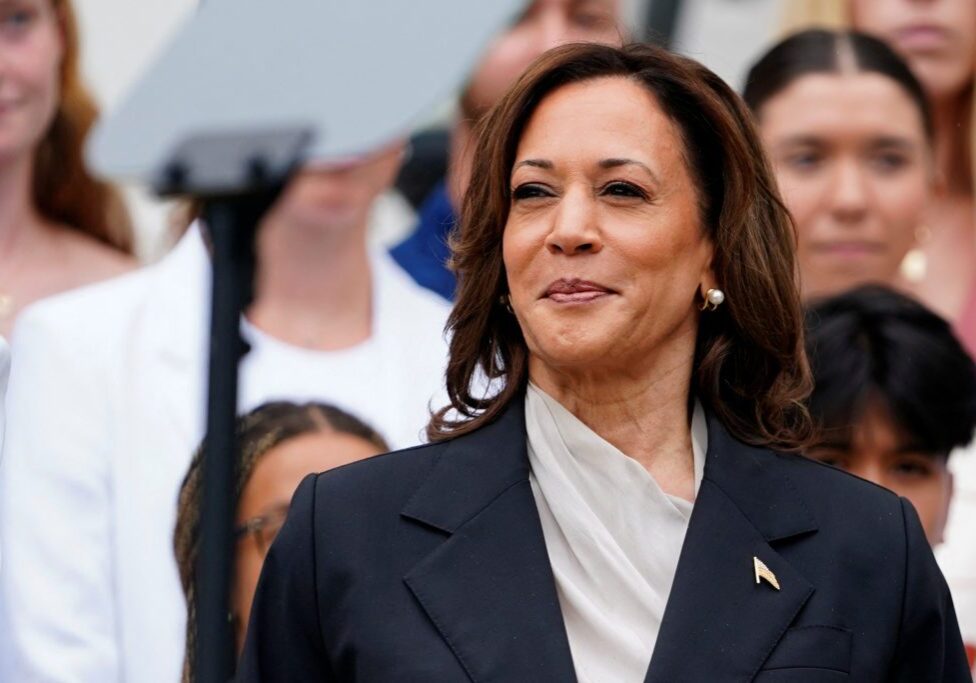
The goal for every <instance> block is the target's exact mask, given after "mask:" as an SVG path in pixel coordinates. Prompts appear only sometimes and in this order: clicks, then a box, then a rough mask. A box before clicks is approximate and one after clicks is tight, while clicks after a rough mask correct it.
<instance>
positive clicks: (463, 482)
mask: <svg viewBox="0 0 976 683" xmlns="http://www.w3.org/2000/svg"><path fill="white" fill-rule="evenodd" d="M528 478H529V456H528V451H527V450H526V441H525V406H524V402H523V399H522V397H521V396H518V397H516V398H515V399H513V400H512V403H511V405H510V406H509V407H508V408H507V409H506V410H505V412H504V413H502V415H501V416H500V417H499V418H498V419H497V420H495V421H494V422H492V423H490V424H488V425H486V426H485V427H482V428H481V429H479V430H478V431H477V432H473V433H471V434H467V435H465V436H462V437H459V438H457V439H455V440H453V441H451V442H450V443H448V444H447V447H446V448H445V449H444V452H443V455H441V457H440V458H439V459H438V460H437V462H436V463H435V464H434V466H433V468H432V469H431V472H430V474H429V475H428V476H427V478H426V479H425V480H424V482H423V484H421V486H420V488H418V489H417V491H416V493H414V495H413V496H412V497H411V498H410V500H409V501H408V502H407V505H406V507H405V508H404V509H403V515H404V516H406V517H409V518H412V519H415V520H417V521H418V522H423V523H424V524H427V525H428V526H432V527H434V528H436V529H440V530H441V531H445V532H447V533H454V532H455V531H457V529H458V528H460V527H461V526H462V525H463V524H464V523H465V522H467V521H468V520H469V519H471V518H472V517H474V516H475V515H476V514H477V513H478V512H479V511H480V510H482V509H483V508H484V507H485V506H486V505H488V504H489V503H490V502H491V501H492V500H494V499H495V498H496V497H497V496H498V494H500V493H501V492H502V491H504V490H505V489H507V488H509V487H511V486H512V485H513V484H515V483H518V482H520V481H528Z"/></svg>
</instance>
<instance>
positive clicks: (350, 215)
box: [0, 0, 403, 235]
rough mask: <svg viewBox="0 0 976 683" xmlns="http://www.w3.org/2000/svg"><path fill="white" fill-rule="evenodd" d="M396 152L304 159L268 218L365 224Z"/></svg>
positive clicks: (321, 227) (345, 228)
mask: <svg viewBox="0 0 976 683" xmlns="http://www.w3.org/2000/svg"><path fill="white" fill-rule="evenodd" d="M0 2H2V0H0ZM402 158H403V145H402V143H399V142H398V143H396V144H394V145H391V146H389V147H387V148H385V149H382V150H380V151H378V152H373V153H371V154H367V155H364V156H362V157H357V158H353V159H349V160H346V161H343V162H339V163H333V164H329V165H322V166H316V165H310V166H309V167H307V168H305V169H303V170H302V171H301V172H300V173H299V174H298V175H297V176H296V177H295V179H294V180H293V181H292V182H291V183H289V185H288V188H287V189H286V190H285V193H284V195H283V196H282V197H281V199H279V200H278V203H277V204H276V205H275V207H274V209H273V213H274V218H275V219H278V220H281V221H282V222H284V223H286V224H288V225H295V226H301V227H303V228H307V229H309V230H311V231H314V232H319V233H322V232H324V233H330V234H334V235H340V234H343V233H346V232H349V231H353V230H359V229H365V227H366V226H367V224H368V222H369V214H370V211H371V210H372V207H373V202H375V201H376V198H377V197H379V196H380V194H382V193H383V192H384V191H386V190H387V189H389V188H390V187H392V185H393V181H394V180H395V179H396V174H397V171H398V170H399V168H400V161H401V159H402Z"/></svg>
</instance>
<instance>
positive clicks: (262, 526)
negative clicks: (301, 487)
mask: <svg viewBox="0 0 976 683" xmlns="http://www.w3.org/2000/svg"><path fill="white" fill-rule="evenodd" d="M287 517H288V506H287V505H283V506H281V507H277V508H275V509H273V510H271V511H270V512H266V513H265V514H263V515H260V516H258V517H251V518H250V519H248V520H246V521H245V522H244V523H243V524H241V525H240V526H239V527H237V528H236V529H235V530H234V537H235V538H236V539H237V540H238V541H239V540H241V539H242V538H244V537H245V536H251V535H253V536H254V542H255V543H256V544H257V546H258V552H259V553H260V554H261V556H262V557H264V556H265V555H267V554H268V548H270V547H271V544H272V543H273V542H274V540H275V538H276V537H277V536H278V532H279V531H281V527H282V526H284V524H285V519H286V518H287Z"/></svg>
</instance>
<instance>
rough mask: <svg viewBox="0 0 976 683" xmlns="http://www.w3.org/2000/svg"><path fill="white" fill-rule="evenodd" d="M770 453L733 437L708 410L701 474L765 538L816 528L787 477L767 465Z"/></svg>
mask: <svg viewBox="0 0 976 683" xmlns="http://www.w3.org/2000/svg"><path fill="white" fill-rule="evenodd" d="M773 457H775V456H773V455H772V454H771V453H770V452H769V451H767V450H765V449H761V448H756V447H753V446H747V445H746V444H743V443H742V442H741V441H737V440H735V439H734V438H732V436H731V435H730V434H729V433H728V431H727V430H726V429H725V427H724V426H723V425H722V423H721V422H719V421H718V418H716V417H715V415H714V413H709V414H708V454H707V455H706V457H705V475H704V478H705V479H707V480H709V481H711V482H712V483H714V484H715V485H716V486H718V487H719V488H720V489H722V491H724V492H725V494H726V495H727V496H728V497H729V498H730V499H731V500H732V501H733V502H734V503H735V505H736V507H738V508H739V509H740V510H741V511H742V513H743V514H744V515H745V516H746V517H747V518H748V519H749V521H750V522H752V524H753V525H755V527H756V529H758V530H759V532H760V533H761V534H762V535H763V537H764V538H765V539H766V540H767V541H778V540H781V539H785V538H789V537H790V536H796V535H798V534H803V533H807V532H811V531H816V529H817V521H816V519H815V518H814V516H813V513H812V512H811V511H810V509H809V508H808V507H807V506H806V504H805V503H804V501H803V498H802V497H801V496H800V493H799V491H798V490H797V489H796V487H795V486H794V485H793V483H792V482H791V481H790V479H789V477H787V476H785V475H783V474H779V473H777V472H776V469H775V468H771V467H769V464H770V462H771V460H772V458H773ZM780 457H786V458H790V457H800V456H789V455H787V456H780ZM696 505H697V501H696Z"/></svg>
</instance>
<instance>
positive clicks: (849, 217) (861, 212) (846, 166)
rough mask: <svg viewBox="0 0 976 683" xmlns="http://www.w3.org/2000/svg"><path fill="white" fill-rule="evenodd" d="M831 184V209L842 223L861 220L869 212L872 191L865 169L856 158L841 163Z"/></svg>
mask: <svg viewBox="0 0 976 683" xmlns="http://www.w3.org/2000/svg"><path fill="white" fill-rule="evenodd" d="M834 173H835V175H834V179H833V181H834V182H833V183H832V186H831V196H830V203H831V211H832V212H833V214H834V216H835V217H836V218H837V219H838V221H839V222H842V223H857V222H860V221H861V220H862V219H863V218H864V216H865V215H866V214H867V212H868V207H869V205H870V195H871V191H870V188H869V186H868V179H867V178H866V177H865V172H864V169H862V168H860V166H859V164H858V163H857V162H856V161H855V160H846V161H843V162H841V163H839V164H838V165H837V167H836V169H835V172H834Z"/></svg>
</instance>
